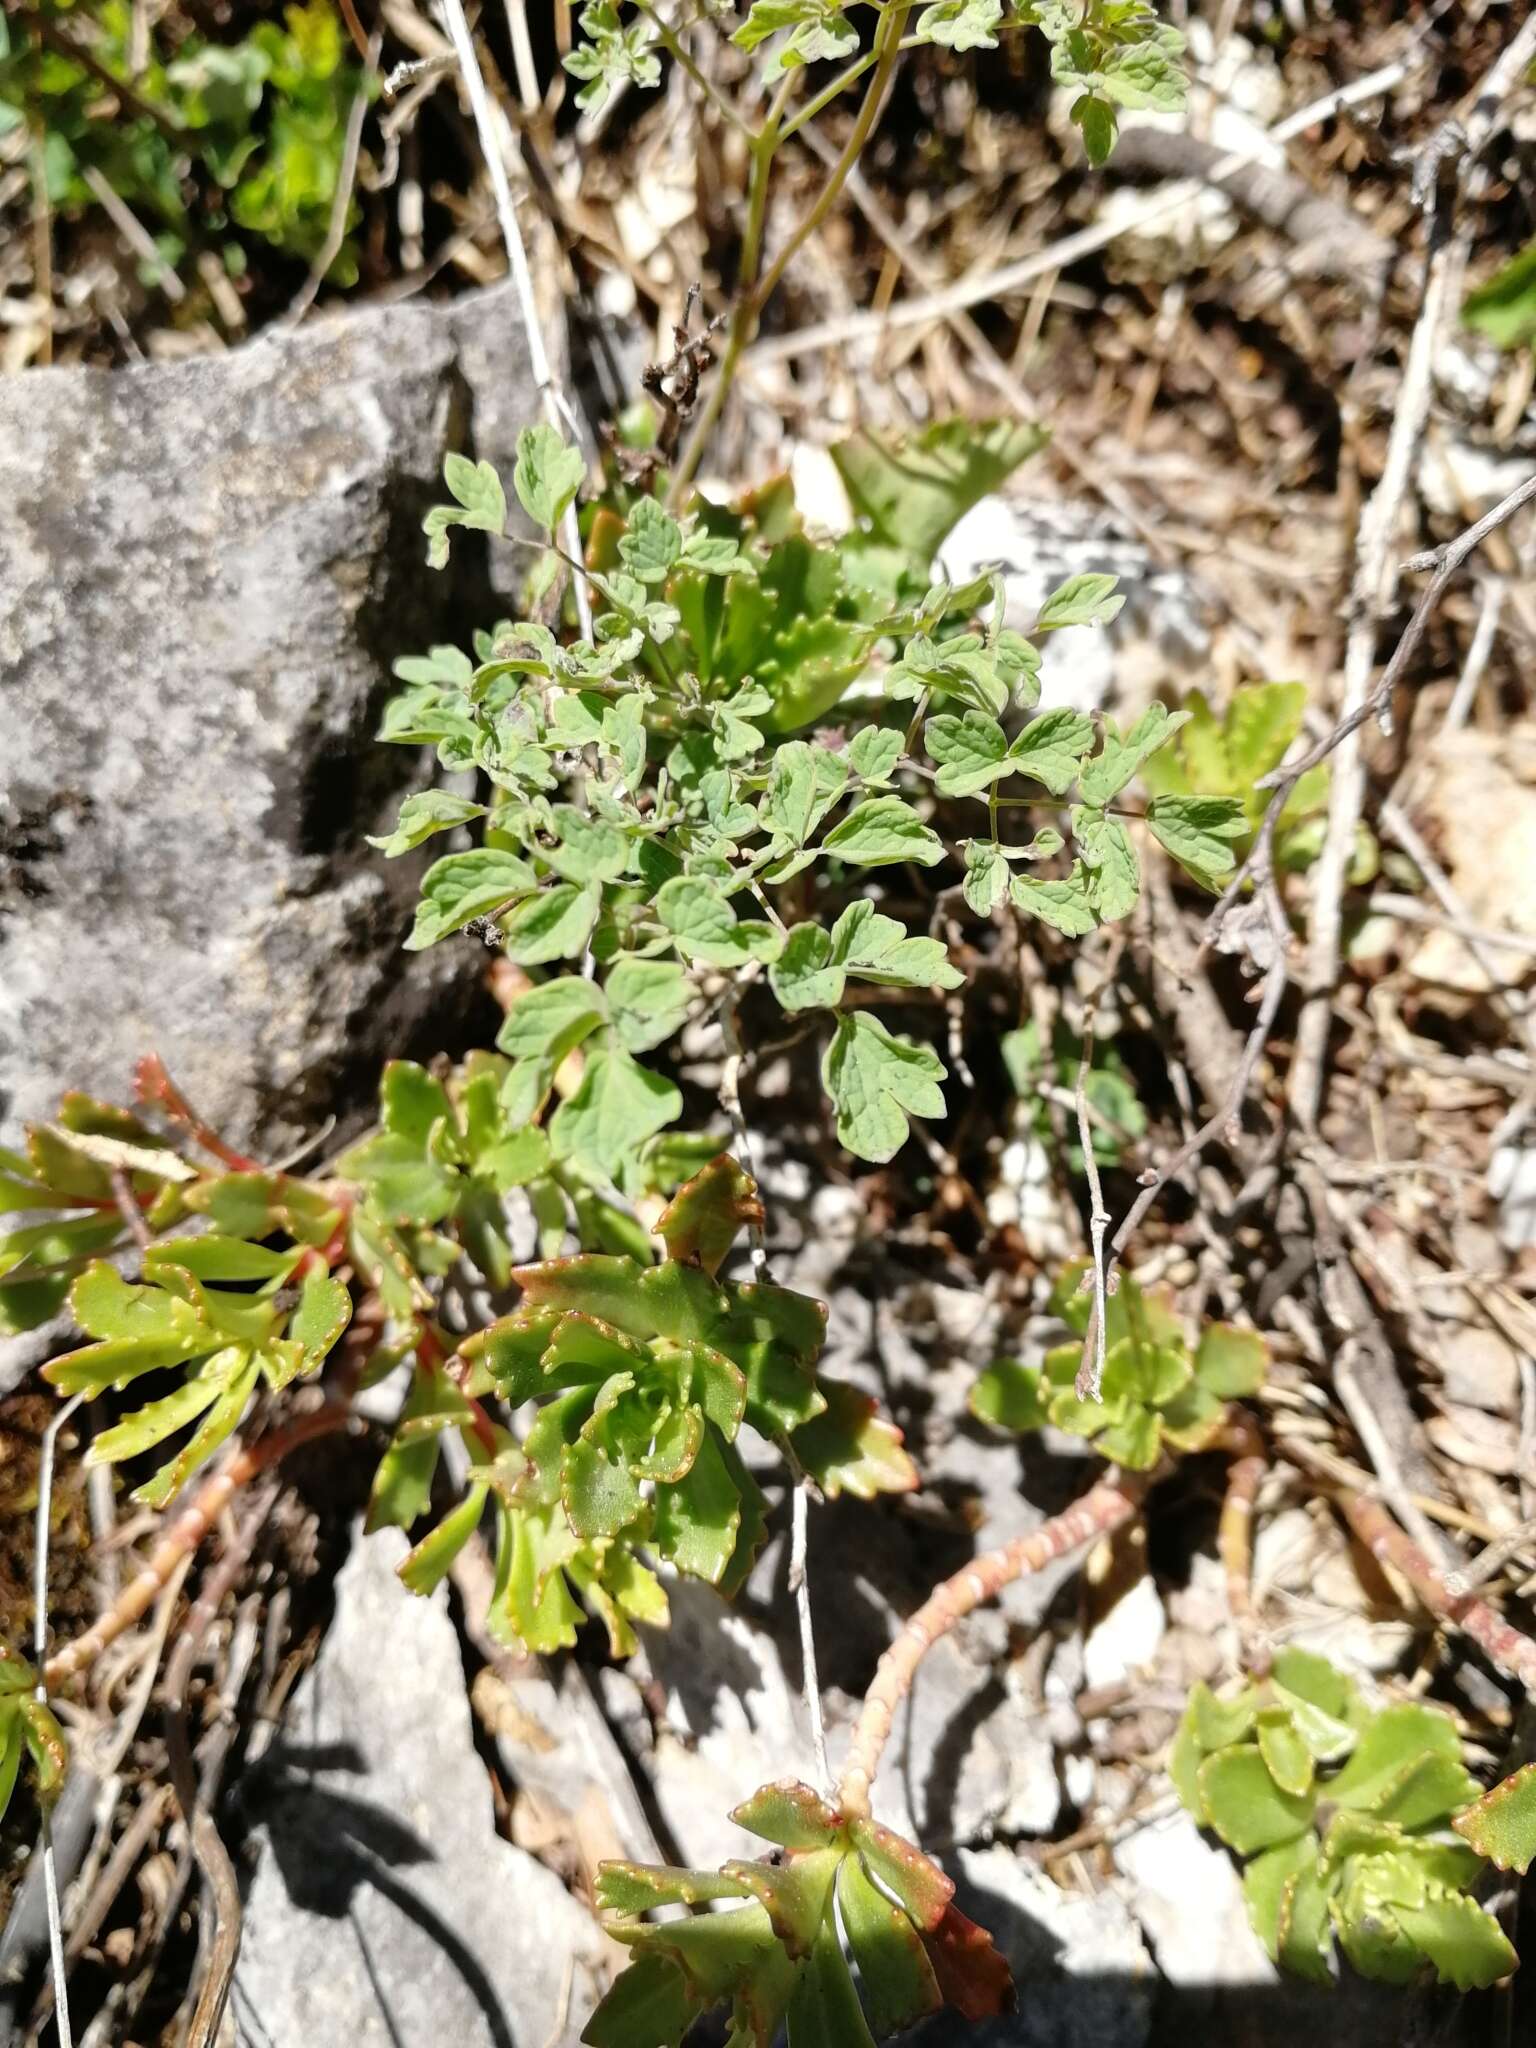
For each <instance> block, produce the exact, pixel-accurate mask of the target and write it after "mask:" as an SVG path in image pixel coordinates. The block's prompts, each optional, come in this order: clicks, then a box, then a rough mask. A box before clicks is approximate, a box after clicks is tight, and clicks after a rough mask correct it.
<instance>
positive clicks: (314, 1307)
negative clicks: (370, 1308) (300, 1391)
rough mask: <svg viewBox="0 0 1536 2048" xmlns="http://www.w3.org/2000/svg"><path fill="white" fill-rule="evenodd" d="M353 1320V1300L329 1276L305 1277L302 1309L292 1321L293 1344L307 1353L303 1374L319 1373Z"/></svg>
mask: <svg viewBox="0 0 1536 2048" xmlns="http://www.w3.org/2000/svg"><path fill="white" fill-rule="evenodd" d="M351 1320H352V1297H351V1295H350V1294H349V1293H348V1292H347V1290H346V1288H345V1287H343V1286H342V1284H341V1282H340V1281H339V1280H336V1279H333V1278H332V1277H331V1275H330V1274H329V1273H322V1272H320V1271H318V1270H313V1271H311V1272H310V1273H308V1274H307V1275H306V1276H305V1280H304V1285H303V1287H302V1289H301V1290H300V1293H299V1305H298V1307H297V1308H296V1309H295V1310H294V1312H293V1314H292V1316H291V1317H290V1318H289V1320H288V1337H289V1341H290V1342H292V1343H294V1344H297V1345H299V1346H300V1347H301V1349H302V1350H303V1353H304V1364H303V1367H302V1370H303V1371H305V1372H315V1371H317V1370H318V1369H319V1367H320V1365H321V1364H322V1363H323V1361H324V1359H325V1357H326V1355H327V1353H328V1352H329V1351H330V1349H331V1347H332V1345H333V1344H334V1343H335V1342H336V1340H337V1338H338V1337H339V1336H340V1335H341V1333H342V1331H343V1330H344V1329H345V1328H346V1327H347V1325H348V1323H350V1322H351Z"/></svg>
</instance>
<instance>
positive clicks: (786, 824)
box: [763, 740, 848, 846]
mask: <svg viewBox="0 0 1536 2048" xmlns="http://www.w3.org/2000/svg"><path fill="white" fill-rule="evenodd" d="M847 782H848V764H847V762H846V761H845V760H844V758H843V756H842V755H840V754H834V753H833V752H832V751H831V749H830V748H828V747H822V746H813V745H811V744H810V743H809V742H808V741H806V740H787V741H785V742H784V743H783V744H782V745H780V746H778V747H775V749H774V752H773V768H772V771H771V774H770V778H769V783H768V791H767V794H766V796H765V797H764V799H763V817H764V820H765V822H766V823H768V824H769V825H771V826H772V827H773V828H774V829H775V831H777V832H780V833H782V834H783V836H784V838H785V839H786V840H788V842H789V843H790V845H791V846H804V845H805V843H806V842H807V840H808V839H809V838H810V836H811V834H812V833H813V832H814V831H815V830H816V827H817V826H818V825H819V824H820V823H821V821H822V819H823V818H824V817H825V816H826V815H827V812H828V811H829V810H831V808H832V806H833V804H835V803H836V802H837V800H838V798H839V797H840V796H841V795H842V793H843V790H844V789H845V788H846V786H847Z"/></svg>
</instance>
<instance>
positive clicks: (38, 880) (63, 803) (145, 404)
mask: <svg viewBox="0 0 1536 2048" xmlns="http://www.w3.org/2000/svg"><path fill="white" fill-rule="evenodd" d="M536 404H537V400H536V394H535V392H534V388H533V385H532V382H531V379H530V376H529V373H528V368H527V356H526V345H525V342H524V340H523V335H522V330H521V327H520V325H519V323H518V318H517V314H516V309H515V303H514V300H513V297H512V295H511V292H510V289H497V290H494V291H490V292H486V293H482V294H477V295H475V296H472V297H469V298H465V299H460V300H458V301H455V302H454V303H453V304H451V305H442V306H436V305H431V304H428V303H425V302H416V303H412V304H407V305H399V306H392V307H384V308H380V309H374V310H370V311H366V312H361V313H356V314H348V315H344V316H342V317H341V318H339V319H338V320H337V321H335V322H334V323H331V324H318V323H317V324H316V325H314V326H313V327H310V328H305V329H302V330H300V331H299V332H298V333H297V334H296V335H292V336H288V337H285V338H275V337H271V336H268V337H263V338H262V339H261V340H259V341H257V342H254V343H252V344H251V345H250V346H249V347H246V348H243V349H239V350H234V351H231V352H230V353H229V354H227V355H224V356H205V357H200V358H196V359H193V360H190V361H185V362H180V363H174V364H150V365H145V366H142V367H138V368H133V369H128V370H120V371H104V370H91V369H77V368H69V369H57V370H33V371H29V372H27V373H26V374H24V375H22V376H19V377H14V378H10V379H6V380H0V447H3V448H4V449H5V451H6V468H7V478H8V483H7V489H6V491H5V494H4V505H3V509H0V677H3V679H4V680H3V682H0V763H3V764H4V765H3V771H0V1127H3V1129H4V1131H5V1133H6V1134H7V1136H11V1135H14V1133H15V1131H16V1129H17V1127H18V1126H19V1125H20V1124H21V1123H22V1122H24V1121H26V1120H27V1119H29V1118H35V1117H37V1116H40V1115H42V1116H46V1115H49V1114H51V1113H52V1111H53V1108H54V1105H55V1102H56V1099H57V1096H58V1094H59V1092H60V1091H61V1090H62V1089H63V1088H65V1087H81V1088H85V1089H87V1090H89V1091H91V1092H94V1093H99V1094H102V1095H106V1096H109V1097H112V1098H115V1099H118V1100H122V1099H125V1098H126V1095H127V1091H128V1090H129V1088H130V1087H131V1083H132V1077H133V1067H134V1063H135V1061H136V1060H137V1059H138V1058H139V1056H140V1055H141V1054H143V1053H145V1052H148V1051H151V1050H153V1051H158V1052H159V1053H161V1054H162V1055H163V1057H164V1058H165V1060H166V1062H167V1064H168V1066H169V1067H170V1069H171V1071H172V1073H173V1074H174V1075H175V1076H176V1077H177V1079H178V1081H179V1082H180V1083H181V1084H182V1086H183V1087H184V1088H185V1089H186V1091H187V1093H188V1094H189V1095H190V1096H191V1097H192V1099H193V1101H194V1102H195V1103H196V1104H197V1106H198V1108H199V1109H200V1110H201V1111H202V1112H203V1113H204V1115H206V1116H207V1117H208V1118H209V1119H210V1120H211V1121H212V1122H214V1123H215V1124H216V1125H218V1126H219V1127H220V1128H222V1129H223V1130H224V1131H225V1132H226V1134H227V1135H229V1136H230V1137H232V1138H233V1139H235V1140H237V1141H239V1142H243V1143H253V1142H254V1143H256V1144H257V1145H259V1146H260V1147H262V1148H264V1149H266V1150H269V1151H271V1152H278V1151H281V1150H282V1149H283V1148H285V1147H287V1146H289V1145H291V1144H293V1143H294V1142H296V1141H298V1140H299V1139H301V1138H303V1137H304V1136H306V1135H307V1134H309V1133H310V1132H312V1131H313V1130H314V1128H315V1127H316V1126H317V1125H318V1124H319V1123H320V1122H321V1120H322V1119H323V1117H324V1116H325V1115H326V1114H327V1113H328V1112H329V1111H331V1110H333V1109H335V1110H339V1111H340V1112H341V1113H342V1114H343V1115H345V1113H346V1111H347V1110H348V1109H349V1108H350V1107H353V1106H355V1105H356V1104H357V1103H358V1102H359V1101H360V1100H362V1099H365V1098H366V1097H367V1096H368V1095H370V1094H371V1092H372V1089H373V1085H374V1081H375V1078H376V1071H377V1066H378V1063H379V1062H380V1060H381V1059H382V1058H384V1057H387V1056H389V1055H390V1054H392V1053H397V1052H400V1051H402V1050H404V1049H406V1048H411V1049H415V1050H423V1051H424V1050H430V1049H432V1048H433V1046H434V1045H435V1043H436V1042H437V1039H438V1038H439V1036H440V1035H441V1034H443V1033H445V1032H449V1031H454V1030H455V1029H456V1031H457V1034H458V1035H459V1037H460V1040H461V1042H462V1038H463V1035H464V1032H465V1028H466V1022H467V1021H468V1019H467V1016H466V1013H467V1012H469V1011H470V1009H471V1006H472V1000H473V995H472V992H473V989H474V986H475V982H476V977H477V975H478V972H479V968H480V965H481V963H480V962H479V961H478V960H477V958H476V954H475V949H474V947H473V946H472V944H470V943H469V942H463V943H461V944H459V945H449V946H448V947H446V948H439V949H436V950H434V951H430V952H428V953H425V954H421V955H415V954H402V953H401V952H400V950H399V949H400V942H401V939H402V938H403V937H404V935H405V933H406V931H407V930H408V929H409V923H410V915H411V910H412V907H413V904H414V901H415V896H416V882H417V878H418V876H419V874H420V871H421V868H422V866H423V865H424V864H425V861H426V860H427V859H428V858H430V857H431V854H432V853H434V852H438V851H442V850H444V843H443V842H442V841H439V842H438V843H437V844H436V846H435V847H430V848H428V849H426V850H424V851H423V853H422V854H421V855H419V856H411V857H406V858H404V859H401V860H397V861H385V860H384V859H383V858H382V857H381V856H380V855H379V854H377V853H375V852H374V851H372V850H371V849H370V848H368V847H367V846H365V845H364V844H363V835H364V833H366V832H370V831H373V832H377V831H379V830H381V829H387V827H388V825H389V823H390V822H391V821H392V819H393V816H394V813H395V810H396V808H397V807H398V800H399V798H400V797H401V796H402V795H404V794H405V793H406V792H407V791H408V790H409V789H410V788H412V787H414V786H417V785H418V784H419V782H420V781H421V780H423V779H424V777H425V773H426V763H425V761H424V759H423V757H422V756H421V755H419V754H418V753H416V752H414V751H413V750H408V749H402V748H397V747H382V746H378V745H376V744H375V743H374V741H373V739H372V733H373V731H374V729H375V727H376V724H377V719H378V713H379V710H380V707H381V704H382V702H383V699H384V697H385V695H386V694H387V691H388V688H389V681H388V678H389V666H390V663H391V661H392V660H393V658H394V657H395V656H396V655H398V654H402V653H409V652H414V651H418V650H421V649H424V648H425V647H427V646H429V645H431V644H432V643H433V642H434V641H444V640H453V641H454V642H456V643H462V642H467V640H468V634H469V628H470V626H471V625H473V624H476V623H484V624H489V623H491V622H492V621H493V620H494V619H495V617H496V616H497V614H498V609H504V606H502V607H498V602H497V598H496V593H495V591H494V589H493V586H492V583H491V570H490V568H489V566H488V560H487V556H486V553H485V550H484V548H483V547H481V546H478V545H477V544H476V543H475V542H474V541H473V540H472V541H471V542H470V544H469V545H467V546H463V547H456V548H455V551H454V553H455V559H454V562H453V564H452V566H451V567H450V569H449V570H448V571H447V572H445V573H443V574H441V575H435V574H434V573H433V572H432V571H430V570H429V569H428V568H427V567H426V564H425V559H424V543H423V541H422V538H421V533H420V522H421V516H422V513H423V511H424V509H425V507H426V506H427V505H428V504H430V503H432V502H433V501H434V500H435V499H436V498H437V497H439V496H440V495H441V484H440V477H441V469H442V458H443V455H444V453H445V451H446V450H448V449H451V448H463V449H467V450H469V451H470V452H472V453H474V454H475V455H480V456H488V457H489V458H490V459H491V460H493V461H495V462H497V463H498V465H500V466H501V467H502V468H503V469H504V470H505V471H507V472H508V473H509V472H510V465H511V462H512V459H513V449H514V445H515V441H516V434H517V429H518V427H519V425H520V424H522V423H523V422H524V421H526V420H527V419H529V418H531V417H532V416H533V414H534V412H535V410H536Z"/></svg>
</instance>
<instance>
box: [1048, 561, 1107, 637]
mask: <svg viewBox="0 0 1536 2048" xmlns="http://www.w3.org/2000/svg"><path fill="white" fill-rule="evenodd" d="M1119 580H1120V579H1119V577H1118V576H1103V575H1098V574H1095V573H1090V574H1087V575H1083V576H1069V577H1068V579H1067V581H1066V582H1065V583H1063V584H1061V585H1060V587H1059V588H1058V589H1056V590H1053V591H1052V592H1051V594H1050V596H1049V597H1048V598H1047V599H1046V600H1045V603H1044V604H1043V605H1041V607H1040V616H1039V618H1038V619H1036V621H1035V631H1036V632H1037V633H1056V632H1059V631H1060V630H1061V629H1062V627H1063V626H1107V625H1108V624H1109V622H1110V620H1111V619H1113V618H1115V617H1116V616H1117V615H1118V613H1119V611H1120V608H1121V606H1122V605H1123V604H1124V603H1125V599H1124V598H1123V597H1116V596H1115V595H1114V589H1115V585H1116V584H1117V583H1118V582H1119Z"/></svg>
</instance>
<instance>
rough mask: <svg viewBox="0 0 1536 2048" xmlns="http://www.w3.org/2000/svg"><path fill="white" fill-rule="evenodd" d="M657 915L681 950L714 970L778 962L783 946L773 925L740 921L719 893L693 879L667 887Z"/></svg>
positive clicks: (685, 878)
mask: <svg viewBox="0 0 1536 2048" xmlns="http://www.w3.org/2000/svg"><path fill="white" fill-rule="evenodd" d="M656 914H657V916H658V917H659V918H660V919H661V921H662V923H663V924H664V925H665V926H666V928H667V930H668V931H669V932H671V934H672V936H673V938H674V939H675V940H676V942H677V946H678V950H679V951H680V952H681V953H683V954H684V955H686V957H687V958H688V959H690V960H702V961H703V962H704V963H705V964H706V965H707V966H710V967H743V966H745V965H746V963H747V962H748V961H749V960H753V959H757V960H768V961H771V960H774V959H776V958H777V957H778V953H779V949H780V945H781V941H780V938H779V935H778V933H777V932H776V931H775V930H774V929H773V927H772V926H771V925H768V924H764V923H761V922H759V921H756V920H747V921H742V920H739V919H738V918H737V916H736V912H735V911H734V910H733V909H732V908H731V905H730V903H729V902H728V901H727V900H726V898H725V897H724V896H722V895H721V893H720V891H719V889H718V888H716V887H715V885H714V884H713V883H711V882H706V881H703V880H702V879H700V878H699V877H697V876H693V875H677V876H675V877H674V878H673V879H672V880H671V881H670V882H664V883H663V884H662V886H661V888H660V889H659V890H658V892H657V896H656Z"/></svg>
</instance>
